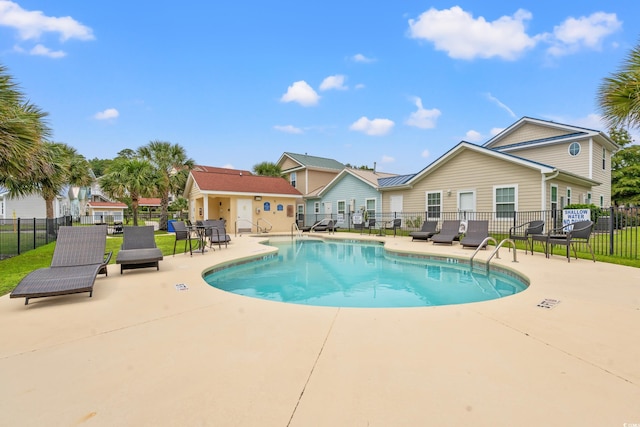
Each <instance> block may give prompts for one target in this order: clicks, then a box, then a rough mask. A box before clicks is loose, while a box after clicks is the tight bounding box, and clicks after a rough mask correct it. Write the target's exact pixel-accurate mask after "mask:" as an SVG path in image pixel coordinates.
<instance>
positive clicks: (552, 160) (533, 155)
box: [509, 140, 590, 178]
mask: <svg viewBox="0 0 640 427" xmlns="http://www.w3.org/2000/svg"><path fill="white" fill-rule="evenodd" d="M571 142H574V141H571ZM571 142H566V143H562V144H553V145H545V146H537V147H532V148H527V149H521V150H510V151H509V154H513V155H514V156H518V157H522V158H525V159H528V160H533V161H534V162H538V163H544V164H545V165H552V166H553V167H555V168H558V169H562V170H564V171H567V172H571V173H574V174H576V175H581V176H584V177H586V178H589V155H590V154H589V141H588V140H581V141H575V142H578V143H580V147H581V148H580V153H579V154H578V155H577V156H571V155H570V154H569V146H570V145H571Z"/></svg>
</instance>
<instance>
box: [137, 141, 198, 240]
mask: <svg viewBox="0 0 640 427" xmlns="http://www.w3.org/2000/svg"><path fill="white" fill-rule="evenodd" d="M138 154H139V155H140V156H141V157H142V158H143V159H146V160H148V161H149V162H150V163H151V164H152V165H153V166H154V167H155V169H156V171H157V173H158V179H159V180H158V183H157V188H158V194H159V195H160V209H161V213H160V224H159V228H160V230H166V229H167V220H168V217H169V194H171V193H173V194H176V193H182V191H184V186H185V184H186V182H187V177H188V175H189V171H190V170H191V169H193V165H194V161H193V160H192V159H190V158H188V157H187V153H186V151H185V149H184V148H183V147H182V146H180V145H178V144H171V143H170V142H165V141H151V142H149V144H147V145H145V146H144V147H140V148H139V149H138Z"/></svg>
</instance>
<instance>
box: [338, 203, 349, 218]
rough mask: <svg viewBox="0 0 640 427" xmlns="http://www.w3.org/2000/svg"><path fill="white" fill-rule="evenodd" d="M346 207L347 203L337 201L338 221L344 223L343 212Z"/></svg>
mask: <svg viewBox="0 0 640 427" xmlns="http://www.w3.org/2000/svg"><path fill="white" fill-rule="evenodd" d="M346 207H347V202H346V201H344V200H338V219H341V220H343V221H344V212H345V210H346Z"/></svg>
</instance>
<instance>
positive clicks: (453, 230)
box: [431, 219, 460, 245]
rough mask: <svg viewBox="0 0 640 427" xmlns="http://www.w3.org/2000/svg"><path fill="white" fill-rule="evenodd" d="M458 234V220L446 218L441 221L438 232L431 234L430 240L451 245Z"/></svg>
mask: <svg viewBox="0 0 640 427" xmlns="http://www.w3.org/2000/svg"><path fill="white" fill-rule="evenodd" d="M458 236H460V220H457V219H456V220H454V219H448V220H445V221H442V227H440V232H438V233H436V234H434V235H433V236H431V241H432V242H433V243H434V244H435V243H448V244H450V245H453V241H454V240H455V239H456V238H457V237H458Z"/></svg>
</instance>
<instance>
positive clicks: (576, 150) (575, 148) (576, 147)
mask: <svg viewBox="0 0 640 427" xmlns="http://www.w3.org/2000/svg"><path fill="white" fill-rule="evenodd" d="M578 154H580V144H578V143H577V142H572V143H571V145H570V146H569V155H570V156H573V157H575V156H577V155H578Z"/></svg>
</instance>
